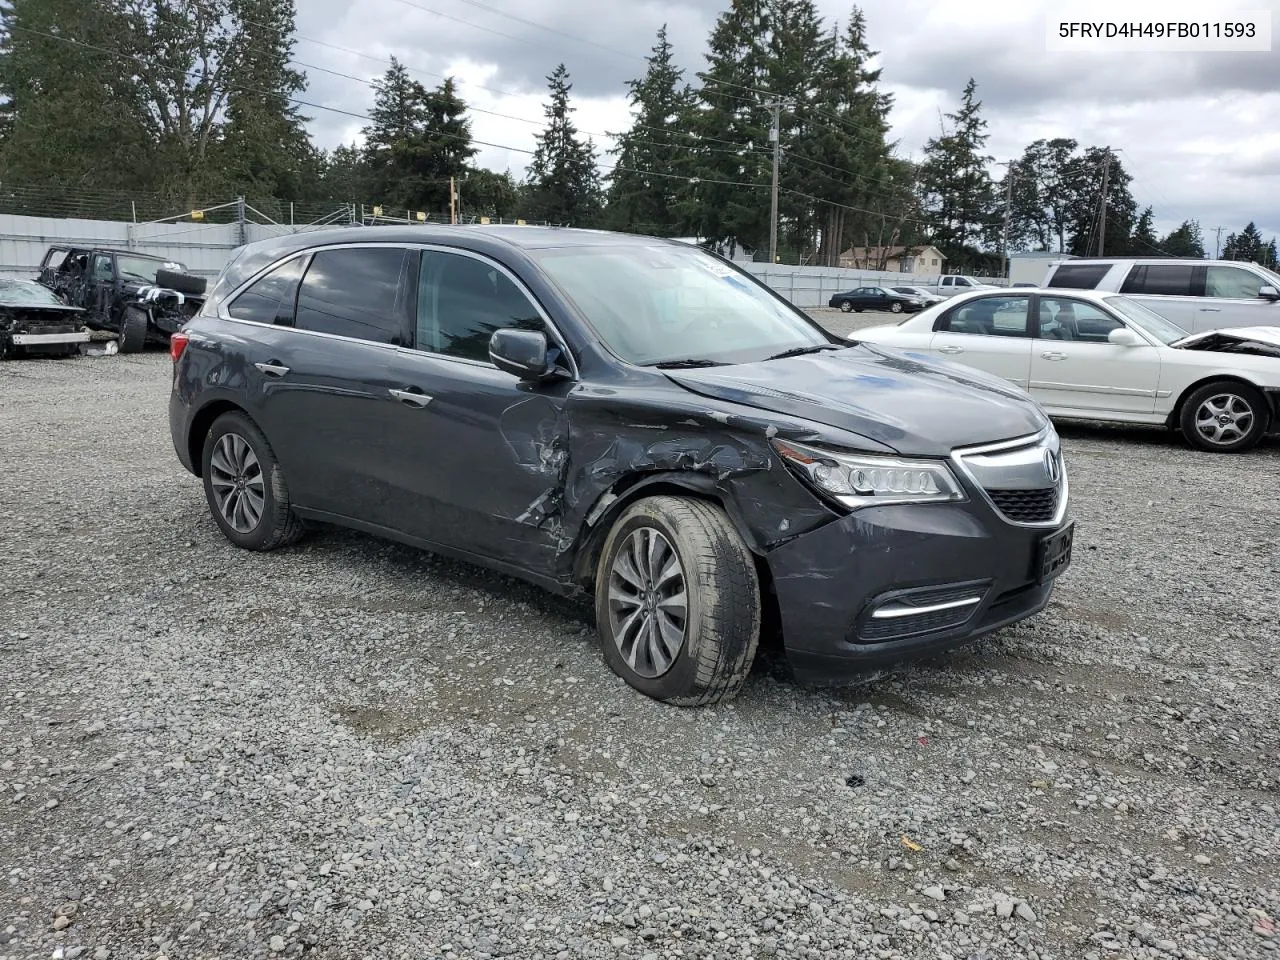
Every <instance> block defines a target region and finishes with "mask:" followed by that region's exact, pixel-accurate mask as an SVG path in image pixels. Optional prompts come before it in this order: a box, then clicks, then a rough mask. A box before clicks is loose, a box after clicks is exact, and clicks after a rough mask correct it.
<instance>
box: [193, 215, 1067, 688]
mask: <svg viewBox="0 0 1280 960" xmlns="http://www.w3.org/2000/svg"><path fill="white" fill-rule="evenodd" d="M171 354H172V356H173V358H174V376H173V391H172V395H171V398H170V403H169V422H170V428H171V431H172V435H173V444H174V447H175V449H176V451H177V455H178V457H179V459H180V460H181V461H182V463H183V465H184V466H185V467H186V468H187V469H188V470H189V471H191V472H192V473H193V474H195V475H196V476H198V477H200V478H202V480H203V483H204V491H205V496H206V498H207V500H208V504H209V509H210V511H211V513H212V515H213V519H214V521H215V523H216V524H217V526H218V528H219V529H220V530H221V532H222V534H223V535H224V536H225V537H226V538H227V539H228V540H229V541H231V542H232V543H234V544H236V545H237V546H240V547H243V548H245V549H248V550H271V549H273V548H278V547H283V546H286V545H287V544H290V543H293V542H294V541H296V540H297V539H298V538H299V537H301V536H302V535H303V534H304V532H305V530H306V529H308V528H309V527H310V526H311V525H312V524H314V523H315V522H317V521H320V522H327V523H334V524H340V525H343V526H346V527H350V528H354V529H356V530H362V531H365V532H367V533H370V534H374V535H377V536H383V537H388V538H391V539H395V540H399V541H402V542H404V543H408V544H412V545H415V546H419V547H423V548H426V549H428V550H432V551H435V552H437V553H440V554H443V555H447V556H451V557H455V558H460V559H463V560H467V561H471V562H475V563H479V564H484V565H486V566H488V567H490V568H493V569H495V570H499V571H503V572H506V573H509V574H512V575H514V576H518V577H522V578H524V579H527V580H529V581H532V582H534V583H537V584H540V585H542V586H544V587H546V588H548V589H550V590H554V591H557V592H560V593H563V594H568V595H581V596H583V597H590V598H592V599H593V600H594V604H595V617H596V625H597V628H598V630H599V633H600V637H601V646H602V648H603V652H604V657H605V659H606V661H607V662H608V664H609V666H610V667H611V668H612V669H613V670H614V671H616V672H617V673H618V674H619V675H620V676H622V677H623V678H624V679H625V680H626V681H627V682H628V683H629V684H631V685H632V686H633V687H635V688H636V689H637V690H640V691H642V692H643V693H645V694H648V695H649V696H652V697H655V698H657V699H660V700H664V701H667V702H670V703H675V704H682V705H695V704H704V703H711V702H714V701H717V700H721V699H723V698H725V697H730V696H732V695H733V694H735V693H736V692H737V691H738V689H739V688H740V687H741V686H742V683H743V681H744V680H745V678H746V676H747V673H748V671H749V669H750V667H751V663H752V660H753V658H754V657H755V654H756V650H757V646H758V644H759V643H760V642H762V635H763V637H764V640H765V641H768V642H772V641H773V640H774V639H777V640H779V641H780V643H781V650H782V651H783V652H785V656H786V658H787V660H788V661H789V663H790V665H791V667H792V669H793V671H794V672H795V673H796V674H797V675H798V676H799V677H800V678H802V679H808V680H814V681H825V682H838V681H841V680H847V679H849V678H850V677H852V676H855V675H857V674H859V673H861V672H862V671H864V670H865V669H867V668H868V667H876V666H880V665H883V664H886V663H889V662H892V661H895V660H899V659H901V658H903V657H904V656H908V655H915V654H922V653H929V652H934V651H937V650H940V649H944V648H947V647H950V646H953V645H955V644H958V643H963V642H965V641H968V640H971V639H972V638H974V637H977V636H980V635H982V634H984V633H986V632H988V631H991V630H994V629H996V628H998V627H1001V626H1004V625H1005V624H1009V623H1013V622H1014V621H1017V620H1021V619H1023V618H1025V617H1028V616H1031V615H1032V614H1034V613H1036V612H1037V611H1039V610H1041V609H1042V608H1043V607H1044V606H1045V604H1046V603H1047V602H1048V600H1049V597H1050V593H1051V591H1052V589H1053V583H1054V579H1055V577H1056V576H1057V575H1058V574H1059V573H1060V572H1061V571H1062V569H1063V568H1064V567H1065V565H1066V564H1067V562H1068V560H1069V557H1070V549H1071V531H1072V526H1071V522H1070V521H1069V520H1068V519H1067V518H1066V512H1067V485H1066V479H1065V473H1064V471H1063V469H1062V464H1061V455H1060V452H1059V445H1058V437H1057V435H1056V434H1055V433H1054V430H1053V427H1052V426H1051V425H1050V424H1049V422H1048V420H1047V419H1046V418H1045V416H1044V414H1043V413H1042V412H1041V411H1040V409H1039V407H1037V406H1036V404H1035V403H1033V402H1032V401H1031V400H1030V399H1029V398H1028V397H1027V395H1026V394H1025V393H1023V392H1022V391H1021V390H1019V389H1018V388H1017V387H1014V386H1012V385H1010V384H1008V383H1006V382H1005V381H1003V380H1001V379H997V378H995V377H992V376H989V375H987V374H983V373H979V372H977V371H969V370H965V369H963V368H960V367H956V366H955V365H953V364H946V363H942V362H933V361H929V360H922V359H915V358H912V357H909V356H907V355H906V354H904V353H900V352H897V351H894V350H889V349H885V348H881V347H876V346H872V345H866V344H857V343H850V342H848V341H844V340H840V339H838V338H836V337H834V336H832V335H830V334H828V333H826V332H825V331H824V330H822V328H820V327H819V326H817V325H816V324H815V323H814V322H813V321H812V320H811V319H810V318H809V317H807V316H806V315H805V314H804V313H802V312H801V311H799V310H797V309H796V308H795V307H793V306H792V305H791V304H789V303H788V302H787V301H786V300H785V299H783V298H782V297H780V296H779V295H777V294H776V293H774V292H773V291H772V290H771V289H769V288H768V287H766V286H765V285H763V284H762V283H760V282H759V281H757V280H756V279H754V278H753V277H752V276H751V275H750V274H748V273H746V272H744V271H743V270H741V269H739V268H738V267H736V266H735V265H733V264H731V263H729V262H727V261H725V260H723V259H721V258H719V257H716V256H715V255H713V254H711V253H708V252H707V251H704V250H701V249H699V248H696V247H691V246H686V245H684V244H679V243H674V242H669V241H663V240H654V239H648V238H643V237H635V236H624V235H618V234H609V233H600V232H594V231H576V230H561V229H554V228H536V227H480V226H476V227H385V228H374V227H369V228H359V229H349V230H335V231H320V232H314V233H307V234H303V235H300V236H291V237H285V238H280V239H275V240H268V241H262V242H259V243H254V244H250V245H248V246H246V247H243V248H241V250H240V252H239V253H238V254H237V256H236V258H235V259H234V260H233V261H232V262H231V263H230V264H229V265H228V266H227V267H226V268H225V269H224V270H223V272H222V275H221V276H220V277H219V279H218V281H217V283H216V285H215V286H214V289H213V291H212V293H211V295H210V296H209V298H208V300H207V301H206V302H205V304H204V305H203V306H202V308H201V310H200V313H199V314H198V315H197V316H196V317H195V318H194V319H193V320H191V321H190V322H189V323H188V324H187V325H186V327H185V328H184V329H183V330H182V331H181V332H179V333H178V334H176V335H175V336H174V337H173V339H172V342H171ZM289 575H290V576H292V575H293V574H292V573H290V574H289ZM229 599H234V598H229ZM437 642H439V643H447V642H448V640H447V638H445V637H440V638H438V639H437ZM501 642H502V638H501V636H500V630H497V629H495V632H494V634H493V636H492V643H494V644H495V645H497V644H500V643H501Z"/></svg>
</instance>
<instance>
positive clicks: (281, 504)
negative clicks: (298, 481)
mask: <svg viewBox="0 0 1280 960" xmlns="http://www.w3.org/2000/svg"><path fill="white" fill-rule="evenodd" d="M200 464H201V471H200V474H201V477H202V478H203V480H204V495H205V499H206V500H208V502H209V512H210V513H211V514H212V515H213V519H214V522H215V523H217V524H218V529H220V530H221V531H222V534H223V536H225V537H226V538H227V539H228V540H230V541H231V542H232V543H234V544H235V545H236V546H237V547H241V548H243V549H245V550H274V549H276V548H277V547H283V546H287V545H288V544H290V543H293V542H295V541H296V540H297V539H298V538H299V537H300V536H302V531H303V527H302V520H301V519H300V518H299V517H298V515H297V514H295V513H294V512H293V506H292V504H291V502H290V500H289V485H288V484H287V483H286V482H285V478H284V473H283V472H282V471H281V469H280V464H279V462H278V461H277V460H276V456H275V453H274V452H273V451H272V449H271V444H269V443H268V442H267V438H266V437H265V436H263V433H262V431H261V430H259V429H258V426H257V424H255V423H254V422H253V421H252V420H250V419H249V418H248V417H247V416H245V415H244V414H243V413H238V412H232V413H224V414H223V415H222V416H220V417H218V419H217V420H215V421H213V426H212V427H210V428H209V433H208V434H207V435H206V436H205V438H204V449H203V452H202V454H201V459H200Z"/></svg>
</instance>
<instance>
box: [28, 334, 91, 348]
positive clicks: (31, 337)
mask: <svg viewBox="0 0 1280 960" xmlns="http://www.w3.org/2000/svg"><path fill="white" fill-rule="evenodd" d="M9 340H10V342H11V343H12V344H13V345H14V346H16V347H47V346H53V345H56V344H60V343H88V342H89V331H88V330H76V331H73V332H70V333H13V334H10V335H9Z"/></svg>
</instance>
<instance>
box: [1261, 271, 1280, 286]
mask: <svg viewBox="0 0 1280 960" xmlns="http://www.w3.org/2000/svg"><path fill="white" fill-rule="evenodd" d="M1258 269H1259V270H1261V271H1262V272H1263V273H1265V274H1266V275H1267V278H1268V279H1269V280H1270V281H1271V285H1272V286H1273V287H1275V288H1276V289H1277V290H1280V273H1276V272H1275V271H1274V270H1268V269H1267V268H1266V267H1258Z"/></svg>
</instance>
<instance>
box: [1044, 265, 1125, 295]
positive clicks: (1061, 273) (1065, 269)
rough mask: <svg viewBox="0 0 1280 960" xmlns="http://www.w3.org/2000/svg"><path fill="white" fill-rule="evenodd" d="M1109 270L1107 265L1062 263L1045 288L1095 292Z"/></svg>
mask: <svg viewBox="0 0 1280 960" xmlns="http://www.w3.org/2000/svg"><path fill="white" fill-rule="evenodd" d="M1110 269H1111V264H1109V263H1064V264H1063V265H1062V266H1060V267H1058V269H1057V270H1055V271H1053V276H1052V277H1050V278H1049V282H1048V284H1046V286H1049V287H1057V288H1059V289H1061V290H1095V289H1097V286H1098V284H1099V283H1101V282H1102V278H1103V277H1105V276H1106V275H1107V271H1108V270H1110Z"/></svg>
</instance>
